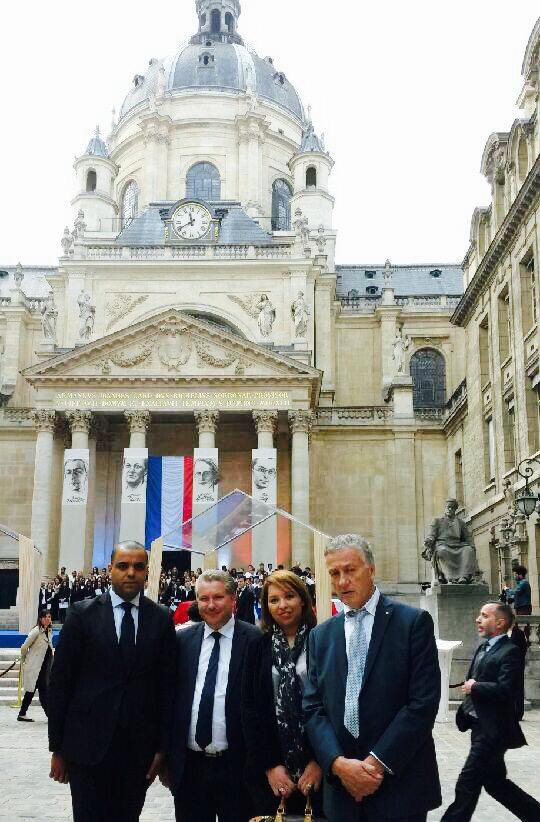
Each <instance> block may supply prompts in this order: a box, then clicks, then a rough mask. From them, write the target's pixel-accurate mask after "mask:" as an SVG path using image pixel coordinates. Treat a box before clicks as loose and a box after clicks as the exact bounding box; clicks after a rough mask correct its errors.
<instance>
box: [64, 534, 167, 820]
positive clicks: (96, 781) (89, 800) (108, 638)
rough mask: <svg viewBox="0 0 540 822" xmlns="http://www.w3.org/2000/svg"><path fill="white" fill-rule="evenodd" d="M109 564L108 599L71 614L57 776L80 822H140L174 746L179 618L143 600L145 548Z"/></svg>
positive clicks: (121, 552) (127, 546)
mask: <svg viewBox="0 0 540 822" xmlns="http://www.w3.org/2000/svg"><path fill="white" fill-rule="evenodd" d="M111 562H112V569H111V582H112V588H111V591H110V593H107V594H104V595H102V596H99V597H97V598H96V599H90V600H87V601H85V602H80V603H77V604H76V605H73V606H72V608H71V609H70V610H69V612H68V615H67V619H66V622H65V625H64V627H63V628H62V632H61V634H60V640H59V643H58V648H57V650H56V654H55V660H54V665H53V671H52V677H51V683H50V696H49V699H50V708H49V748H50V750H51V751H52V758H51V773H50V776H51V778H52V779H54V780H56V781H57V782H69V783H70V787H71V796H72V801H73V818H74V820H75V822H112V820H114V822H136V820H138V819H139V817H140V814H141V811H142V808H143V805H144V800H145V796H146V790H147V788H148V786H149V785H150V784H151V783H152V782H153V780H154V778H155V776H156V774H157V771H158V770H159V768H160V767H161V765H162V762H163V758H164V754H165V752H166V750H167V747H168V737H169V730H170V721H171V712H172V686H173V677H174V667H175V655H176V647H175V632H174V626H173V623H172V619H171V616H170V614H169V612H168V611H167V609H166V608H164V607H163V606H162V605H157V604H156V603H154V602H152V601H151V600H149V599H147V598H146V597H145V596H144V595H143V590H144V583H145V580H146V577H147V571H148V556H147V553H146V551H145V549H144V547H143V546H142V545H140V544H139V543H137V542H123V543H120V544H119V545H118V546H117V547H116V549H115V550H114V552H113V555H112V560H111Z"/></svg>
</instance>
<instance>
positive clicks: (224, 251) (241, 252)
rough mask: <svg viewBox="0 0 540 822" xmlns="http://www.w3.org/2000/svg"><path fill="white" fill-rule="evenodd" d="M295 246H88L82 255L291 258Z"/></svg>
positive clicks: (102, 257) (91, 257)
mask: <svg viewBox="0 0 540 822" xmlns="http://www.w3.org/2000/svg"><path fill="white" fill-rule="evenodd" d="M291 254H292V246H285V245H272V246H257V247H255V246H252V245H210V244H207V245H182V246H176V245H175V246H115V245H85V246H82V247H81V256H82V258H83V259H88V260H107V261H108V260H198V259H220V260H288V259H290V257H291Z"/></svg>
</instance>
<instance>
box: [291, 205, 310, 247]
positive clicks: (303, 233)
mask: <svg viewBox="0 0 540 822" xmlns="http://www.w3.org/2000/svg"><path fill="white" fill-rule="evenodd" d="M294 216H295V217H296V220H295V221H294V223H293V228H294V230H295V232H296V234H297V235H298V237H299V238H300V241H301V243H302V245H303V247H304V248H305V247H306V246H307V245H308V244H309V220H308V218H307V217H304V216H303V214H302V209H300V208H297V209H296V211H295V212H294Z"/></svg>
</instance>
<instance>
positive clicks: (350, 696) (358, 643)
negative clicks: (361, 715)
mask: <svg viewBox="0 0 540 822" xmlns="http://www.w3.org/2000/svg"><path fill="white" fill-rule="evenodd" d="M368 613H369V612H368V611H366V609H365V608H360V609H359V610H351V611H348V612H347V616H346V619H354V631H353V634H352V636H351V639H350V642H349V653H348V661H349V670H348V671H347V689H346V691H345V717H344V724H345V727H346V728H347V730H348V731H349V733H350V734H352V736H354V738H355V739H358V737H359V735H360V726H359V721H358V699H359V697H360V691H361V689H362V680H363V679H364V670H365V667H366V658H367V652H368V644H367V640H366V634H365V631H364V624H363V623H364V617H366V616H367V615H368Z"/></svg>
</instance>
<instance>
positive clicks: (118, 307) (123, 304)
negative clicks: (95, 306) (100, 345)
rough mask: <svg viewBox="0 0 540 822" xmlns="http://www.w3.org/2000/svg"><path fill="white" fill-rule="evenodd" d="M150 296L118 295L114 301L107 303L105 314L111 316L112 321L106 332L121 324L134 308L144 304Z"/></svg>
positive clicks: (108, 324)
mask: <svg viewBox="0 0 540 822" xmlns="http://www.w3.org/2000/svg"><path fill="white" fill-rule="evenodd" d="M149 296H150V295H149V294H138V295H136V296H132V295H131V294H117V295H116V296H115V297H114V299H113V300H111V301H110V302H108V303H106V305H105V313H106V314H108V315H109V317H110V320H109V322H108V323H107V327H106V329H105V330H106V331H109V330H110V329H111V328H112V327H113V325H116V323H118V322H120V320H122V319H123V318H124V317H127V315H128V314H131V312H132V311H133V309H134V308H136V307H137V306H138V305H140V304H141V303H144V302H145V301H146V300H147V299H148V297H149Z"/></svg>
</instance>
